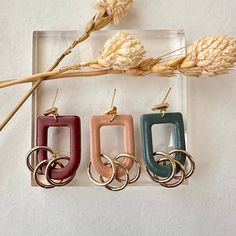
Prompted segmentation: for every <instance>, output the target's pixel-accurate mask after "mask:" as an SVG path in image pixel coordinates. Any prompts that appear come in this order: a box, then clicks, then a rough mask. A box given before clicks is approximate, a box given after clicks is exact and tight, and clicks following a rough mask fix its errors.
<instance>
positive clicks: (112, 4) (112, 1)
mask: <svg viewBox="0 0 236 236" xmlns="http://www.w3.org/2000/svg"><path fill="white" fill-rule="evenodd" d="M132 3H133V0H97V4H96V8H97V10H98V11H100V12H104V13H106V14H107V15H108V16H112V21H113V23H114V24H118V23H119V21H120V18H121V17H122V16H124V15H125V14H126V13H127V12H128V10H129V8H130V6H131V5H132Z"/></svg>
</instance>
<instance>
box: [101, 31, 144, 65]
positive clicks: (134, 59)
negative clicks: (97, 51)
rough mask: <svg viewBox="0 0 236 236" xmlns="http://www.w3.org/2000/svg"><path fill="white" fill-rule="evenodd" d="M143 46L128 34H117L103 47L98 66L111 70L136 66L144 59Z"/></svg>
mask: <svg viewBox="0 0 236 236" xmlns="http://www.w3.org/2000/svg"><path fill="white" fill-rule="evenodd" d="M144 53H145V51H144V46H143V45H142V44H141V42H140V41H139V40H138V39H137V38H135V37H133V36H131V35H130V34H129V33H128V32H119V33H117V34H115V35H114V36H113V37H112V38H110V39H108V40H107V42H106V43H105V45H104V50H103V51H102V53H101V55H100V57H99V58H98V64H99V65H101V66H103V67H107V68H112V69H119V70H126V69H130V68H132V67H135V66H137V65H138V64H139V63H140V62H141V60H142V59H143V57H144Z"/></svg>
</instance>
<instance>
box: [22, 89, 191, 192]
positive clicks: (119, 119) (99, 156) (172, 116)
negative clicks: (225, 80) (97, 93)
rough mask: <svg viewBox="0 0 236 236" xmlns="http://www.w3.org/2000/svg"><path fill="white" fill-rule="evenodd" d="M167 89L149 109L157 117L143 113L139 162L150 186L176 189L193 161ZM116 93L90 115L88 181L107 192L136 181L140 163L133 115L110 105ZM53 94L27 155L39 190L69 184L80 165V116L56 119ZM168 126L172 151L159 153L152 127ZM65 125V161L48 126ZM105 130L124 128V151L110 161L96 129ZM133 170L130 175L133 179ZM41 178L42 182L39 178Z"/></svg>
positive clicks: (38, 123) (180, 119) (29, 166)
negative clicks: (98, 111)
mask: <svg viewBox="0 0 236 236" xmlns="http://www.w3.org/2000/svg"><path fill="white" fill-rule="evenodd" d="M170 90H171V89H169V90H168V92H167V94H166V96H165V98H164V100H163V101H162V103H161V104H158V105H155V106H154V107H153V108H152V110H160V113H155V114H144V115H142V116H141V119H140V121H141V135H142V149H143V159H144V162H145V165H146V170H147V173H148V175H149V176H150V178H151V179H152V180H153V181H154V182H157V183H159V184H160V185H162V186H164V187H168V188H172V187H176V186H178V185H180V184H181V183H182V182H183V181H184V180H185V179H187V178H189V177H190V176H191V175H192V174H193V172H194V169H195V163H194V161H193V158H192V156H191V155H190V154H189V153H188V152H187V151H186V144H185V136H184V123H183V116H182V114H181V113H178V112H175V113H167V112H166V110H167V108H168V107H169V104H168V103H167V102H165V101H166V99H167V97H168V95H169V93H170ZM57 93H58V91H57ZM115 94H116V90H114V94H113V98H112V103H111V106H110V108H109V109H108V110H107V111H106V112H105V114H104V115H96V116H92V117H91V119H90V161H89V163H88V167H87V174H88V177H89V179H90V180H91V181H92V182H93V183H94V184H95V185H98V186H104V187H105V188H107V189H109V190H111V191H119V190H122V189H124V188H125V187H126V186H127V185H128V184H132V183H134V182H136V181H137V180H138V179H139V177H140V174H141V165H140V163H139V162H138V160H137V158H136V157H135V144H134V125H133V117H132V115H130V114H125V115H120V114H118V113H117V107H115V106H114V98H115ZM56 96H57V94H56ZM56 96H55V99H54V102H53V105H52V107H51V108H50V109H49V110H48V111H46V112H45V113H44V115H43V116H39V117H38V118H37V133H36V147H34V148H32V149H31V150H30V151H29V152H28V153H27V155H26V164H27V166H28V168H29V170H30V171H31V172H32V173H33V179H34V181H35V183H36V184H37V185H39V186H41V187H43V188H53V187H60V186H64V185H66V184H68V183H69V182H71V180H72V179H73V178H74V176H75V175H76V170H77V169H78V167H79V164H80V156H81V127H80V118H79V117H78V116H60V115H59V114H58V109H57V108H56V107H54V104H55V100H56ZM168 123H171V124H173V125H174V142H175V147H174V149H173V150H171V151H170V152H168V153H167V152H163V151H160V150H157V151H156V150H155V151H154V150H153V141H152V126H153V125H155V124H168ZM65 126H66V127H69V128H70V156H69V157H68V156H66V155H64V154H59V153H58V152H57V151H55V150H54V149H52V148H51V147H48V138H47V137H48V128H49V127H65ZM103 126H122V127H123V129H124V153H121V154H117V155H116V156H115V157H111V156H110V154H108V153H102V152H101V141H100V129H101V127H103ZM111 138H112V137H111ZM34 152H36V155H35V158H31V155H32V154H33V153H34ZM48 154H50V156H48ZM157 157H159V159H158V158H157ZM187 160H188V161H187ZM65 162H66V163H65ZM187 164H190V167H189V168H188V170H187V169H186V167H187ZM92 167H93V169H94V170H95V171H96V174H97V176H98V179H97V178H95V177H94V176H93V175H94V174H92ZM133 170H135V171H133ZM131 172H132V175H134V176H133V177H131ZM134 173H135V174H134ZM40 176H41V177H40ZM42 177H43V180H41V179H42Z"/></svg>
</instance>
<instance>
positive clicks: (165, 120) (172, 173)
mask: <svg viewBox="0 0 236 236" xmlns="http://www.w3.org/2000/svg"><path fill="white" fill-rule="evenodd" d="M170 91H171V88H170V89H169V90H168V92H167V94H166V96H165V98H164V100H163V101H162V103H161V104H159V105H155V106H154V107H153V108H152V110H160V113H155V114H144V115H142V116H141V119H140V121H141V134H142V149H143V158H144V162H145V164H146V169H147V173H148V175H149V176H150V177H151V179H152V180H153V181H155V182H157V183H159V184H161V185H162V186H164V187H168V188H172V187H176V186H178V185H180V184H181V183H182V182H183V181H184V180H185V179H187V178H189V177H190V176H191V175H192V174H193V172H194V169H195V163H194V161H193V158H192V156H191V155H190V154H189V153H188V152H187V151H186V144H185V135H184V122H183V116H182V114H181V113H179V112H173V113H166V110H167V108H168V107H169V104H168V103H166V102H165V100H166V98H167V97H168V95H169V93H170ZM155 124H173V125H174V142H175V148H174V150H172V151H170V152H169V153H166V152H162V151H155V152H154V151H153V143H152V126H153V125H155ZM158 156H159V157H161V158H159V159H158V160H156V159H155V157H158ZM186 159H188V160H189V163H190V168H189V170H186V164H187V161H186ZM179 173H180V175H179Z"/></svg>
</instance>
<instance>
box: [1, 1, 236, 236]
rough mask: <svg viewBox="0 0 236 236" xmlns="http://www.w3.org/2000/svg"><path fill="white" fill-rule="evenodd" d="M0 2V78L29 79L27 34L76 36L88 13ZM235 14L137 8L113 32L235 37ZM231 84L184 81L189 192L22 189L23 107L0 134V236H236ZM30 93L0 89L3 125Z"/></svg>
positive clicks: (213, 9) (204, 5) (229, 79)
mask: <svg viewBox="0 0 236 236" xmlns="http://www.w3.org/2000/svg"><path fill="white" fill-rule="evenodd" d="M0 3H1V4H0V32H1V35H0V36H1V37H0V50H1V53H0V68H1V74H0V79H1V80H4V79H12V78H18V77H20V76H22V75H26V74H30V73H31V48H32V47H31V46H32V45H31V41H32V31H33V30H78V29H81V28H83V26H84V25H85V23H86V22H87V21H88V20H89V18H90V17H91V16H92V14H93V12H94V10H93V1H91V0H89V1H82V0H81V1H79V0H67V1H60V0H50V1H41V0H34V1H32V0H21V1H18V0H9V1H3V0H0ZM235 10H236V1H234V0H148V1H147V0H146V1H144V0H136V1H135V4H134V6H133V7H132V10H131V11H130V14H129V15H128V16H127V17H126V18H125V19H123V21H122V22H121V24H120V25H119V27H118V28H126V29H128V28H135V29H180V28H183V29H184V30H185V32H186V38H187V41H188V42H190V41H192V40H195V39H197V38H199V37H201V36H203V35H208V34H222V33H226V34H230V35H233V36H236V23H235V20H234V18H235ZM110 28H117V27H110ZM52 53H53V52H52ZM234 80H235V75H233V74H231V75H229V76H224V77H221V78H215V79H189V90H188V92H189V97H188V100H189V107H188V109H189V125H190V126H189V134H190V148H189V151H190V152H191V153H192V154H193V155H194V156H195V159H196V162H197V170H196V172H195V175H194V176H193V177H192V179H191V181H190V184H189V186H183V187H180V188H177V189H173V190H169V189H163V188H160V187H157V188H153V187H147V188H131V189H129V190H128V189H127V190H126V191H123V192H120V193H115V194H114V193H112V192H108V191H104V189H102V188H101V189H96V190H94V189H92V188H90V189H83V188H65V189H55V190H51V191H45V190H42V189H40V188H37V189H36V188H32V187H30V185H29V184H28V183H29V174H28V172H27V171H26V169H25V162H24V159H23V157H24V154H25V153H26V152H27V150H28V148H29V147H30V131H31V130H30V128H31V126H30V112H29V111H30V102H27V103H26V104H25V105H24V107H23V108H22V109H21V110H20V112H18V113H17V115H16V116H15V117H14V119H13V120H12V121H11V122H10V124H9V125H8V126H7V127H6V128H5V129H4V131H3V132H1V134H0V150H1V151H0V158H1V163H0V217H1V218H0V235H4V236H5V235H223V234H224V235H235V234H236V229H235V217H236V212H235V211H236V205H235V203H234V201H235V199H236V181H235V172H234V170H235V165H236V158H235V153H236V145H235V142H236V134H235V131H236V124H235V119H236V109H235V107H234V105H235V102H234V100H235V99H236V93H235V92H234V91H235V89H236V82H235V81H234ZM28 88H29V86H28V85H26V86H25V85H23V86H16V87H14V88H8V89H4V90H1V91H0V96H1V97H0V98H1V100H0V101H1V105H0V119H1V120H2V119H3V117H5V116H6V114H7V113H8V112H9V111H10V109H11V108H12V107H13V105H14V104H15V103H16V101H18V100H19V98H20V97H21V96H22V94H24V93H25V92H26V90H27V89H28Z"/></svg>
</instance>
